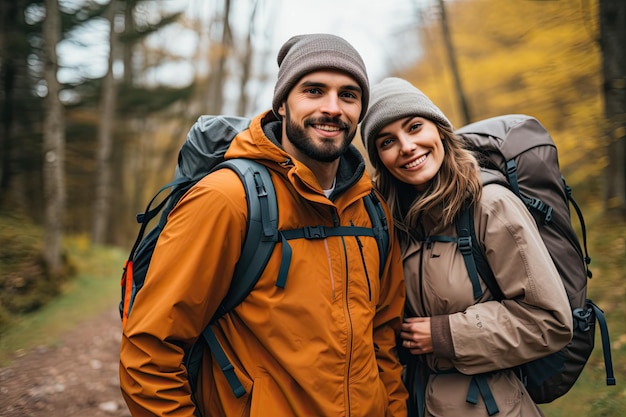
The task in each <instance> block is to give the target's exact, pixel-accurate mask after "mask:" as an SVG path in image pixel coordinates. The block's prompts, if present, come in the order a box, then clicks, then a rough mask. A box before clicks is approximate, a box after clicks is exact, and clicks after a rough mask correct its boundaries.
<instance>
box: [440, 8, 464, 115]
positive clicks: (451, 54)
mask: <svg viewBox="0 0 626 417" xmlns="http://www.w3.org/2000/svg"><path fill="white" fill-rule="evenodd" d="M439 7H440V8H441V28H442V31H443V40H444V42H445V46H446V52H447V53H448V59H449V60H450V70H451V71H452V77H453V79H454V86H455V88H456V93H457V95H458V98H459V107H461V114H462V115H463V125H466V124H468V123H470V122H471V120H472V118H471V115H470V111H469V106H468V105H467V98H466V96H465V91H464V90H463V84H462V83H461V74H460V73H459V66H458V64H457V62H456V51H455V50H454V45H453V44H452V37H451V36H450V29H449V28H448V17H447V15H446V7H445V5H444V4H443V0H439Z"/></svg>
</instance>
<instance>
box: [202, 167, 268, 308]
mask: <svg viewBox="0 0 626 417" xmlns="http://www.w3.org/2000/svg"><path fill="white" fill-rule="evenodd" d="M220 168H229V169H232V170H233V171H234V172H235V173H237V175H239V177H240V179H241V182H242V183H243V186H244V189H245V191H246V200H247V203H248V226H247V230H246V238H245V241H244V244H243V247H242V249H241V256H240V257H239V261H238V262H237V265H236V266H235V272H234V274H233V281H232V284H231V285H230V288H229V290H228V293H227V294H226V297H225V298H224V300H223V301H222V304H221V305H220V307H219V308H218V310H217V313H216V315H215V317H214V318H213V320H215V319H216V318H218V317H221V316H222V315H224V314H226V313H227V312H228V311H230V310H232V309H233V308H235V307H236V306H237V305H239V304H240V303H241V302H242V301H243V300H244V298H246V296H247V295H248V293H249V292H250V291H251V290H252V288H253V287H254V285H255V284H256V282H257V281H258V279H259V277H260V276H261V274H262V273H263V270H264V269H265V265H266V264H267V262H268V260H269V258H270V256H271V254H272V252H273V250H274V245H275V244H276V242H277V241H278V205H277V203H276V192H275V190H274V184H273V183H272V178H271V177H270V173H269V171H268V170H267V168H266V167H265V166H264V165H263V164H261V163H259V162H256V161H253V160H250V159H228V160H226V161H224V162H222V163H221V164H219V165H218V166H217V168H216V169H220Z"/></svg>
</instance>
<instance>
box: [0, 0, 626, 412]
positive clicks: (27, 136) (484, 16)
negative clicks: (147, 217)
mask: <svg viewBox="0 0 626 417" xmlns="http://www.w3.org/2000/svg"><path fill="white" fill-rule="evenodd" d="M303 3H307V5H308V7H309V9H310V8H311V7H312V5H313V4H314V3H315V2H303ZM388 3H390V4H388V5H387V6H385V7H387V8H388V9H389V12H390V16H394V17H395V18H397V23H396V24H394V22H391V24H390V25H389V26H391V29H389V31H388V33H387V34H386V38H385V40H384V42H383V41H381V42H376V43H374V42H371V43H370V44H367V46H365V47H364V48H363V49H364V52H370V51H367V49H374V48H378V49H379V51H377V52H378V54H377V55H375V56H376V58H375V60H376V65H377V67H382V69H380V70H379V72H378V73H377V74H376V76H375V77H372V79H371V80H370V81H372V82H376V81H378V80H379V79H380V78H382V77H384V76H391V75H393V76H400V77H404V78H406V79H408V80H410V81H411V82H413V83H414V84H415V85H416V86H417V87H419V88H420V89H421V90H423V91H424V92H425V93H426V94H427V95H428V96H429V97H431V98H432V100H433V101H434V102H435V103H437V104H438V105H439V107H440V108H441V109H442V110H443V112H444V113H445V114H447V115H448V116H449V117H450V119H451V121H452V123H453V124H454V125H455V127H460V126H463V125H465V124H468V123H470V122H473V121H477V120H481V119H484V118H487V117H491V116H496V115H501V114H508V113H523V114H529V115H532V116H534V117H536V118H537V119H538V120H540V121H541V123H542V124H543V125H544V126H545V127H546V128H547V129H548V131H549V132H550V133H551V135H552V137H553V139H554V141H555V143H556V144H557V147H558V151H559V160H560V165H561V170H562V172H563V174H564V176H565V178H566V179H567V182H568V184H569V185H570V186H571V187H572V189H573V190H574V192H575V196H576V200H577V201H578V202H579V203H580V204H581V206H582V207H583V209H584V211H585V213H586V215H587V216H588V218H589V219H591V223H592V224H594V225H595V223H596V222H597V223H598V225H597V229H596V233H598V231H599V232H600V233H599V234H601V233H604V231H605V229H600V227H606V230H610V232H611V234H610V239H611V243H610V244H609V247H611V248H612V249H611V251H610V254H611V256H612V258H610V259H609V261H607V262H615V263H617V265H620V266H619V267H615V268H614V269H613V271H617V270H619V268H623V265H624V259H626V228H625V227H624V225H625V224H626V150H625V148H626V147H625V144H626V56H625V55H626V53H625V50H626V47H625V45H626V11H625V9H626V7H625V5H624V2H623V1H620V0H555V1H541V0H511V1H506V2H502V1H498V0H446V1H443V0H438V1H437V0H427V1H426V0H405V1H402V2H397V3H395V2H388ZM283 7H285V5H284V3H283V2H281V1H280V0H254V1H247V0H219V1H208V0H187V1H180V2H170V1H152V0H125V1H124V0H24V1H18V2H9V1H3V2H0V51H1V52H0V80H1V83H0V290H1V291H2V295H0V334H1V332H2V329H3V327H6V326H10V323H11V322H12V320H13V319H14V318H15V316H19V315H22V314H27V313H30V312H32V311H34V310H37V309H39V308H40V307H41V306H42V305H44V304H45V303H46V302H48V301H49V300H50V299H53V298H54V297H56V296H57V295H58V294H59V293H61V292H62V288H63V284H64V283H65V282H67V281H69V280H71V279H72V276H73V275H74V274H75V273H76V265H75V262H74V261H73V260H72V256H71V254H70V253H69V249H68V246H69V244H68V241H69V240H70V239H74V242H76V241H79V242H81V244H82V245H85V246H94V247H116V248H123V250H129V249H130V246H131V245H132V242H133V239H134V237H135V236H136V233H137V230H138V228H137V223H136V221H135V215H136V214H137V213H138V212H141V211H142V210H143V209H144V207H145V205H146V204H147V202H148V200H149V199H150V198H151V197H152V195H153V194H154V193H155V192H156V190H158V188H159V187H160V186H161V185H163V184H165V183H167V182H168V181H169V180H170V179H171V178H172V175H173V173H174V167H175V166H176V161H177V155H178V150H179V148H180V146H181V144H182V142H183V141H184V139H185V136H186V134H187V132H188V130H189V128H190V127H191V125H192V124H193V123H194V122H195V120H196V119H197V118H198V117H199V116H200V115H203V114H231V115H238V116H246V117H252V116H254V115H256V114H257V113H260V112H261V111H263V110H265V109H266V108H269V107H270V99H269V98H268V91H271V89H272V88H273V84H274V81H275V76H276V67H275V55H276V52H277V48H278V45H280V44H282V42H283V41H284V40H286V39H282V38H278V35H277V32H278V30H277V27H278V26H280V24H281V23H280V22H281V20H280V19H277V14H278V12H277V11H278V10H279V9H281V8H283ZM303 13H304V12H303ZM307 13H308V11H307ZM350 13H351V14H358V13H359V11H357V10H352V11H350ZM320 16H321V15H320V14H319V13H313V15H311V16H308V14H307V15H306V19H318V18H321V17H320ZM400 16H401V17H402V18H400ZM302 17H303V16H299V17H297V18H302ZM283 18H284V17H283ZM339 21H341V19H339ZM357 24H358V23H356V22H354V21H352V20H350V21H347V22H346V25H345V26H346V27H350V28H351V27H352V26H355V25H357ZM337 26H338V25H337ZM370 29H372V30H373V28H365V30H370ZM360 30H364V29H363V28H361V29H360ZM320 31H333V28H332V27H321V29H320ZM357 33H362V32H358V30H357ZM355 36H357V35H355ZM359 36H361V35H359ZM184 43H186V44H189V45H191V46H185V44H184ZM270 97H271V96H270ZM360 143H361V141H360V138H358V137H357V138H355V145H356V146H357V147H359V148H360V149H361V145H360ZM602 225H603V226H602ZM613 226H615V227H613ZM604 244H607V243H606V242H605V243H604ZM598 247H603V246H601V245H600V244H599V245H598ZM613 258H616V260H615V259H613ZM622 272H623V269H622ZM613 273H615V272H613ZM615 278H617V277H615ZM619 278H620V279H622V278H623V277H621V276H620V277H619ZM616 281H617V280H615V281H611V282H616ZM608 291H610V290H608ZM613 296H614V297H617V299H615V298H610V299H611V300H612V304H611V305H613V306H615V305H616V303H617V304H620V305H623V304H624V301H625V296H624V285H623V283H620V287H619V289H618V290H617V291H616V293H615V294H613ZM615 308H617V307H615ZM620 309H621V308H620ZM620 311H621V310H620ZM615 317H617V319H618V320H619V321H621V322H623V321H624V316H623V315H621V313H620V315H618V316H615ZM620 329H621V330H622V331H623V330H624V329H623V323H621V324H620ZM617 338H618V339H619V340H621V341H622V342H620V344H619V345H618V346H617V347H618V348H621V346H622V344H623V342H624V338H622V337H621V336H619V334H618V336H617ZM606 415H609V414H606Z"/></svg>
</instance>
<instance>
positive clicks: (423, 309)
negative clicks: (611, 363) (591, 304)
mask: <svg viewBox="0 0 626 417" xmlns="http://www.w3.org/2000/svg"><path fill="white" fill-rule="evenodd" d="M474 221H475V226H476V233H477V236H478V240H479V241H480V242H482V244H483V248H484V250H485V253H486V255H487V258H488V261H489V264H490V266H491V268H492V270H493V272H494V275H495V276H496V279H497V281H498V284H499V286H500V288H501V289H502V291H503V293H504V295H505V297H506V299H505V300H504V301H502V302H497V301H494V300H493V297H492V296H491V294H490V293H489V291H488V290H487V289H486V288H485V285H484V283H483V284H482V285H483V288H484V291H485V293H484V294H483V296H482V298H481V299H480V300H477V301H475V300H474V298H473V292H472V285H471V282H470V279H469V276H468V273H467V269H466V266H465V263H464V261H463V257H462V255H461V254H460V252H459V251H458V250H457V245H456V243H447V242H434V243H430V244H425V243H420V242H411V243H408V244H404V245H403V246H404V248H403V262H404V272H405V279H406V285H407V306H408V307H407V308H408V311H407V315H408V316H424V317H425V316H428V317H432V321H431V330H432V335H433V348H434V353H433V354H428V355H425V356H424V358H423V359H424V360H425V361H426V363H427V364H428V368H430V371H431V372H433V373H432V374H431V375H430V377H429V380H428V384H427V388H426V415H427V416H450V417H453V416H463V417H471V416H487V411H486V409H485V405H484V403H483V402H482V399H480V398H479V402H478V404H477V405H472V404H469V403H467V402H466V397H467V393H468V388H469V384H470V380H471V377H470V376H469V375H475V374H481V373H490V372H493V374H491V375H490V376H488V377H487V380H488V383H489V387H490V389H491V391H492V392H493V395H494V397H495V400H496V403H497V405H498V408H499V410H500V412H499V414H498V416H499V417H503V416H524V417H528V416H540V415H541V412H540V410H539V408H538V407H537V406H536V405H535V404H534V403H533V401H532V399H531V398H530V396H529V395H528V393H527V392H526V390H525V388H524V386H523V384H522V383H521V382H520V380H519V379H518V378H517V377H516V376H515V375H514V373H513V372H512V371H502V372H499V370H502V369H508V368H512V367H515V366H517V365H520V364H522V363H524V362H527V361H530V360H532V359H536V358H538V357H541V356H545V355H546V354H549V353H552V352H556V351H558V350H560V349H561V348H562V347H564V346H565V345H566V344H567V343H568V342H569V340H570V339H571V337H572V316H571V310H570V306H569V302H568V299H567V295H566V293H565V289H564V287H563V284H562V282H561V279H560V277H559V275H558V272H557V270H556V268H555V266H554V264H553V262H552V260H551V259H550V255H549V253H548V251H547V249H546V247H545V245H544V243H543V241H542V239H541V237H540V235H539V232H538V231H537V228H536V225H535V222H534V220H533V218H532V217H531V215H530V213H529V212H528V210H527V209H526V208H525V207H524V205H523V203H522V202H521V201H520V200H519V199H518V198H517V197H516V196H515V195H514V194H513V193H511V192H510V191H509V190H508V189H506V188H504V187H502V186H500V185H495V184H493V185H488V186H486V187H484V189H483V195H482V199H481V201H480V203H479V205H478V207H477V208H476V210H475V213H474ZM440 234H441V235H449V236H456V231H455V230H454V226H451V227H450V228H449V230H446V231H444V232H442V233H440ZM455 369H456V371H458V372H452V373H446V371H451V370H452V371H454V370H455Z"/></svg>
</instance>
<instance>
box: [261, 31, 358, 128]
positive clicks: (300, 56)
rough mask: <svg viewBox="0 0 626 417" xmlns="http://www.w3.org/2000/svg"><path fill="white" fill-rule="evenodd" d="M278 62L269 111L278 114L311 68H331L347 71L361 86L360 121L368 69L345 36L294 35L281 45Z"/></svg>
mask: <svg viewBox="0 0 626 417" xmlns="http://www.w3.org/2000/svg"><path fill="white" fill-rule="evenodd" d="M277 61H278V80H277V81H276V86H275V87H274V99H273V100H272V110H273V111H274V113H275V114H276V116H277V117H280V116H279V114H278V108H279V107H280V106H281V105H282V103H283V101H285V100H286V99H287V95H289V91H291V89H292V88H293V87H294V86H295V85H296V83H297V82H298V81H299V80H300V78H302V77H303V76H305V75H306V74H309V73H311V72H313V71H317V70H324V69H334V70H339V71H342V72H345V73H347V74H348V75H350V76H351V77H353V78H354V79H355V81H356V82H357V83H358V84H359V86H360V87H361V90H362V98H361V103H362V109H361V115H360V116H359V121H361V119H363V116H364V115H365V112H366V111H367V105H368V103H369V93H370V86H369V80H368V78H367V70H366V69H365V63H364V62H363V59H362V58H361V55H359V53H358V52H357V51H356V49H354V47H353V46H352V45H350V44H349V43H348V42H347V41H346V40H345V39H343V38H340V37H339V36H335V35H329V34H311V35H297V36H294V37H292V38H291V39H289V40H288V41H287V42H285V44H284V45H283V46H282V48H280V51H279V52H278V57H277Z"/></svg>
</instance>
